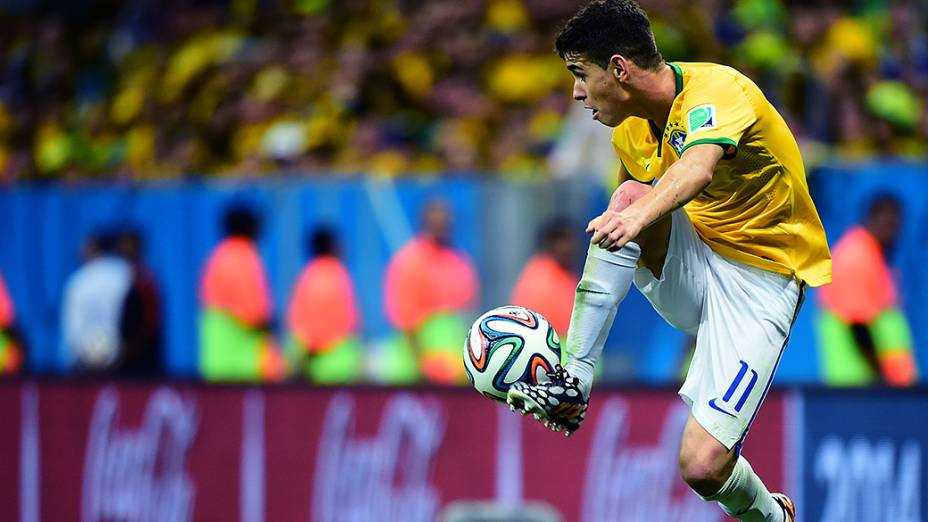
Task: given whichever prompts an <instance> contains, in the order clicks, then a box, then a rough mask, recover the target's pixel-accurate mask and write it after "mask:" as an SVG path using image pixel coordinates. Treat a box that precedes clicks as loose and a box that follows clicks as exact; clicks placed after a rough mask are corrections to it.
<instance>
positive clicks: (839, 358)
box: [817, 194, 918, 386]
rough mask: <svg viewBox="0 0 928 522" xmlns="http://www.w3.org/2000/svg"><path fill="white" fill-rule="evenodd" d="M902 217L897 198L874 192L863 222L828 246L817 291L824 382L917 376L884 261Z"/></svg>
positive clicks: (907, 382) (899, 381) (896, 381)
mask: <svg viewBox="0 0 928 522" xmlns="http://www.w3.org/2000/svg"><path fill="white" fill-rule="evenodd" d="M901 221H902V209H901V207H900V205H899V201H898V200H897V199H896V198H895V197H893V196H890V195H885V194H884V195H880V196H877V197H876V198H874V199H873V201H872V203H871V204H870V207H869V210H868V212H867V217H866V219H865V220H864V223H863V224H862V225H858V226H855V227H853V228H852V229H851V230H850V231H848V232H847V233H846V234H845V235H844V237H842V238H841V240H840V241H838V243H837V244H836V245H835V247H834V249H833V250H832V255H833V261H832V262H833V266H834V268H833V278H834V280H833V282H832V284H831V285H830V286H825V287H823V288H822V289H821V290H820V291H819V294H818V296H819V300H820V302H821V305H822V306H821V311H820V313H819V317H818V325H817V326H818V333H819V359H820V363H821V364H820V365H821V369H822V377H823V380H824V381H825V383H826V384H829V385H833V386H863V385H867V384H871V383H874V382H878V381H882V382H885V383H887V384H890V385H893V386H911V385H913V384H914V383H915V381H916V380H917V379H918V368H917V365H916V363H915V357H914V355H913V353H912V352H913V349H912V334H911V331H910V329H909V323H908V321H907V320H906V318H905V315H904V314H903V313H902V309H901V307H900V303H899V292H898V290H897V288H896V284H895V282H894V281H893V273H892V269H891V268H890V267H889V265H888V264H887V255H888V253H889V252H890V251H891V250H892V247H893V245H894V244H895V242H896V238H897V237H898V235H899V229H900V228H901V226H900V225H901Z"/></svg>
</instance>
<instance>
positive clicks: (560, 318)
mask: <svg viewBox="0 0 928 522" xmlns="http://www.w3.org/2000/svg"><path fill="white" fill-rule="evenodd" d="M579 282H580V277H579V276H578V275H577V274H574V273H573V272H570V271H569V270H565V269H564V268H563V267H562V266H561V265H560V264H558V262H557V261H555V260H554V258H553V257H551V256H550V255H548V254H539V255H537V256H535V257H533V258H532V259H530V260H529V262H528V264H526V265H525V268H523V269H522V273H521V274H520V275H519V279H518V281H517V282H516V286H515V289H514V290H513V291H512V303H513V304H516V305H519V306H524V307H526V308H530V309H532V310H534V311H536V312H538V313H540V314H541V315H543V316H545V318H546V319H547V320H548V322H549V323H551V326H553V327H554V330H555V331H556V332H557V333H558V335H559V336H561V339H564V338H566V335H567V327H568V326H569V325H570V314H571V312H572V311H573V308H574V295H575V294H576V290H577V284H578V283H579Z"/></svg>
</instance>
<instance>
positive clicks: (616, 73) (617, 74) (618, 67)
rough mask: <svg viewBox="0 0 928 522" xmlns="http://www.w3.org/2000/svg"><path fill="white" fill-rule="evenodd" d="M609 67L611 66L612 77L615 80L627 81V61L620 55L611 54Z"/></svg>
mask: <svg viewBox="0 0 928 522" xmlns="http://www.w3.org/2000/svg"><path fill="white" fill-rule="evenodd" d="M609 65H611V66H612V67H611V69H612V75H613V77H614V78H615V79H616V80H619V81H620V82H626V81H628V60H627V59H626V58H625V57H624V56H622V55H621V54H613V55H612V56H611V57H610V58H609Z"/></svg>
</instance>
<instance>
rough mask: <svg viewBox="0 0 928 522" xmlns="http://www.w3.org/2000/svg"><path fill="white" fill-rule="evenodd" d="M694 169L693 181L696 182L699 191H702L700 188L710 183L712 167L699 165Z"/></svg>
mask: <svg viewBox="0 0 928 522" xmlns="http://www.w3.org/2000/svg"><path fill="white" fill-rule="evenodd" d="M694 171H695V172H693V181H694V182H695V183H696V184H697V186H698V187H699V190H700V191H702V189H704V188H706V187H708V186H709V184H710V183H712V169H709V168H705V167H701V166H700V167H698V168H696V169H694Z"/></svg>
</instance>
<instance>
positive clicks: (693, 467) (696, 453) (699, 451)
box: [680, 415, 795, 522]
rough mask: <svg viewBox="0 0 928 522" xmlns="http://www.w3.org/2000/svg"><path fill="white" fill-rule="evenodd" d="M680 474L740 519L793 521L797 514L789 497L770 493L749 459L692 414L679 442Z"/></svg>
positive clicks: (705, 495) (695, 487)
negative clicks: (739, 453)
mask: <svg viewBox="0 0 928 522" xmlns="http://www.w3.org/2000/svg"><path fill="white" fill-rule="evenodd" d="M680 474H681V475H682V476H683V480H684V481H685V482H686V483H687V484H689V486H690V487H691V488H692V489H693V491H695V492H696V493H698V494H699V495H700V496H702V498H704V499H706V500H708V501H715V502H718V503H719V505H720V506H721V507H722V509H723V510H724V511H725V512H726V513H728V514H729V515H731V516H734V517H735V518H738V519H739V520H744V521H747V522H754V521H757V522H766V521H775V522H780V521H783V522H791V521H792V520H793V518H794V517H795V512H794V509H793V506H792V502H791V501H790V500H789V499H788V498H786V497H782V496H781V497H780V498H777V497H776V496H774V494H771V493H770V492H769V491H768V490H767V487H766V486H765V485H764V483H763V481H762V480H761V479H760V477H758V476H757V474H756V473H754V469H753V468H751V464H750V463H749V462H748V461H747V459H745V458H744V457H742V456H740V455H738V452H737V451H736V448H731V449H728V448H726V447H725V446H724V445H722V443H721V442H719V441H718V440H717V439H716V438H715V437H713V436H712V435H711V434H710V433H709V432H708V431H706V430H705V429H704V428H703V427H702V426H701V425H700V424H699V422H697V421H696V419H695V418H693V416H692V415H691V416H690V418H689V419H688V420H687V422H686V427H685V428H684V429H683V438H682V440H681V442H680Z"/></svg>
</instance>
